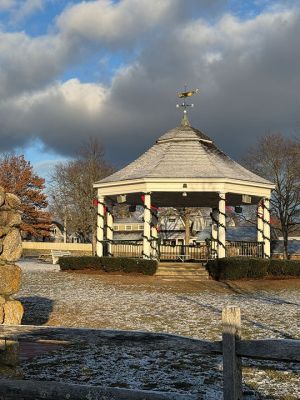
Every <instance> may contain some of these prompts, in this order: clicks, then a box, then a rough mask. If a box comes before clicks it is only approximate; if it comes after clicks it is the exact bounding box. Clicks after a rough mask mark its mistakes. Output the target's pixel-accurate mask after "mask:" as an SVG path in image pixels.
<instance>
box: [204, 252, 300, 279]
mask: <svg viewBox="0 0 300 400" xmlns="http://www.w3.org/2000/svg"><path fill="white" fill-rule="evenodd" d="M206 268H207V270H208V272H209V274H210V276H211V277H212V278H214V279H216V280H235V279H245V278H249V279H256V278H264V277H266V276H269V277H272V276H276V277H285V276H300V260H299V261H298V260H278V259H272V260H268V259H264V258H250V257H249V258H248V257H226V258H220V259H217V260H210V261H209V262H208V263H207V265H206Z"/></svg>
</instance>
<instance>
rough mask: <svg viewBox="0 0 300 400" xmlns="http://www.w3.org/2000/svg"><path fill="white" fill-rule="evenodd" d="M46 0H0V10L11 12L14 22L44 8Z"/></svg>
mask: <svg viewBox="0 0 300 400" xmlns="http://www.w3.org/2000/svg"><path fill="white" fill-rule="evenodd" d="M43 6H44V0H0V11H5V12H9V13H10V14H11V20H12V21H13V22H17V21H20V20H22V19H24V18H26V17H28V16H29V15H32V14H33V13H35V12H37V11H40V10H42V8H43Z"/></svg>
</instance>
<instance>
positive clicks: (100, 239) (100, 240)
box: [96, 191, 105, 257]
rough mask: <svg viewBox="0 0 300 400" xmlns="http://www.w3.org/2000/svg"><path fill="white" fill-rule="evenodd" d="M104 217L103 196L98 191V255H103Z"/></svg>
mask: <svg viewBox="0 0 300 400" xmlns="http://www.w3.org/2000/svg"><path fill="white" fill-rule="evenodd" d="M104 218H105V203H104V196H101V195H100V194H99V191H98V206H97V232H96V234H97V244H96V254H97V256H98V257H102V256H103V247H104V246H103V244H104V242H103V241H104Z"/></svg>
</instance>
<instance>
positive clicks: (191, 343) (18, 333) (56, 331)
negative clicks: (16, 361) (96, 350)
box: [0, 325, 222, 355]
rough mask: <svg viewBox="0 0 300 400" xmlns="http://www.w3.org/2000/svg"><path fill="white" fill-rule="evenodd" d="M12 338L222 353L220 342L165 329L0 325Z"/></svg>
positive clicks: (2, 334)
mask: <svg viewBox="0 0 300 400" xmlns="http://www.w3.org/2000/svg"><path fill="white" fill-rule="evenodd" d="M1 338H2V339H4V338H6V339H15V340H19V341H28V342H38V341H45V340H47V341H52V340H56V341H60V342H67V343H71V344H73V343H87V342H88V343H95V342H99V341H107V340H112V341H116V342H120V341H125V340H126V341H134V342H141V343H142V342H146V343H151V342H152V343H153V342H155V345H156V346H157V347H158V348H163V349H165V348H176V349H185V350H187V351H194V352H198V353H202V354H211V355H214V354H222V344H221V342H217V341H216V342H210V341H206V340H198V339H192V338H188V337H184V336H179V335H172V334H168V333H154V332H141V331H120V330H106V329H85V328H63V327H53V326H32V325H15V326H13V325H0V339H1Z"/></svg>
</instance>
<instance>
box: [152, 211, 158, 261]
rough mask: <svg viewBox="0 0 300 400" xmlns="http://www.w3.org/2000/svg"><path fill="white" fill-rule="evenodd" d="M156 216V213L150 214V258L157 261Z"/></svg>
mask: <svg viewBox="0 0 300 400" xmlns="http://www.w3.org/2000/svg"><path fill="white" fill-rule="evenodd" d="M157 224H158V216H157V211H155V212H154V213H153V214H152V224H151V239H152V240H151V258H153V259H155V260H157V259H158V243H157V241H158V232H157Z"/></svg>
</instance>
